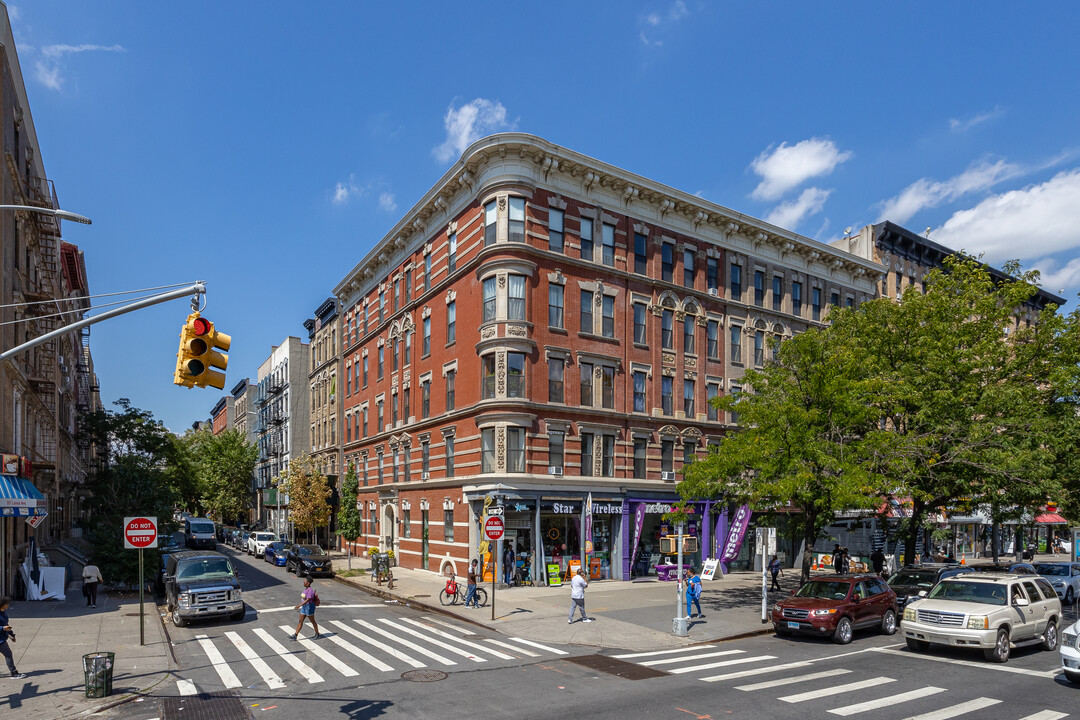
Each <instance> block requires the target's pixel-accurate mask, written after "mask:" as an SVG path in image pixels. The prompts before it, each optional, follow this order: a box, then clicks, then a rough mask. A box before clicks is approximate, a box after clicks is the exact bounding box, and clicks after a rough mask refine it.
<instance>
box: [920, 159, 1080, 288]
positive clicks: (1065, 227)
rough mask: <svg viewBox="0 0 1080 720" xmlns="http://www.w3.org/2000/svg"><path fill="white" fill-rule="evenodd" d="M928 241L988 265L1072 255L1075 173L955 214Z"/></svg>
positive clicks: (1077, 210) (1079, 196)
mask: <svg viewBox="0 0 1080 720" xmlns="http://www.w3.org/2000/svg"><path fill="white" fill-rule="evenodd" d="M932 237H933V239H934V240H936V241H937V242H940V243H942V244H944V245H947V246H949V247H952V248H957V249H963V250H966V251H967V252H970V253H974V254H978V253H986V260H987V262H990V263H996V262H1000V261H1002V260H1008V259H1012V258H1017V257H1021V258H1022V257H1027V258H1046V257H1048V256H1050V255H1053V254H1054V253H1058V252H1062V251H1066V250H1076V249H1077V248H1080V168H1074V169H1072V170H1067V171H1064V172H1061V173H1058V174H1057V175H1055V176H1054V177H1052V178H1051V179H1049V180H1047V181H1046V182H1044V183H1040V184H1038V185H1029V186H1028V187H1025V188H1021V189H1019V190H1010V191H1009V192H1004V193H1001V194H999V195H993V196H991V197H988V198H986V199H985V200H983V201H982V202H980V203H979V204H978V205H976V206H975V207H973V208H971V209H969V210H960V211H959V212H956V213H954V214H953V216H952V217H950V218H949V219H948V220H947V221H946V222H945V224H944V225H942V226H941V227H940V228H938V229H937V230H935V231H934V233H933V236H932ZM1066 267H1069V266H1068V265H1066ZM1050 284H1051V285H1058V286H1059V287H1060V286H1061V285H1063V284H1066V283H1058V282H1053V283H1050Z"/></svg>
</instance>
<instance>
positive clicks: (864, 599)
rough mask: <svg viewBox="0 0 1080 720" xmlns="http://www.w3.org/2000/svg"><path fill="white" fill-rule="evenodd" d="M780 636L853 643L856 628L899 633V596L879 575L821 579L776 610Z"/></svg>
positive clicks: (785, 601)
mask: <svg viewBox="0 0 1080 720" xmlns="http://www.w3.org/2000/svg"><path fill="white" fill-rule="evenodd" d="M772 623H773V627H774V628H775V629H776V634H777V635H790V634H791V633H795V632H801V633H808V634H810V635H818V636H825V635H830V636H832V639H833V642H835V643H838V644H840V645H846V644H847V643H849V642H851V638H852V636H853V635H854V632H855V629H856V628H868V627H873V628H878V629H879V630H880V631H881V632H883V633H885V634H886V635H892V634H893V633H895V632H896V593H894V592H893V591H892V590H891V589H890V588H889V586H888V585H886V584H885V581H884V580H882V579H881V578H879V577H878V576H876V575H818V576H817V577H812V578H810V579H809V580H808V581H807V582H806V583H805V584H804V585H803V586H802V587H801V588H799V590H798V592H795V593H792V595H791V597H789V598H786V599H784V600H781V601H780V602H778V603H776V604H775V605H773V607H772Z"/></svg>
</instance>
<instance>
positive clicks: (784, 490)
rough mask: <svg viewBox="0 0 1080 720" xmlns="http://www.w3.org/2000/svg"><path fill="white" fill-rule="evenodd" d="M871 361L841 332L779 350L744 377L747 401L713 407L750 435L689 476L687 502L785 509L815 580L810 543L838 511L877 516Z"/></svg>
mask: <svg viewBox="0 0 1080 720" xmlns="http://www.w3.org/2000/svg"><path fill="white" fill-rule="evenodd" d="M866 365H867V360H866V358H865V357H863V356H862V355H861V354H860V352H859V349H858V346H857V345H856V344H855V343H853V342H852V341H851V338H850V337H849V336H848V335H846V334H845V333H844V332H830V331H827V330H826V331H819V330H810V331H808V332H805V333H803V334H801V335H797V336H795V337H794V338H791V339H790V340H787V341H785V342H784V343H783V344H781V345H780V346H779V347H777V348H776V356H775V359H774V360H773V361H771V362H769V363H767V364H766V365H765V367H764V368H762V369H761V370H758V371H753V370H752V371H748V372H747V373H746V375H745V377H744V382H745V383H746V384H747V386H748V392H744V393H741V394H739V395H737V396H727V397H724V398H720V399H718V400H717V405H718V407H720V408H721V409H724V410H731V411H735V412H738V416H739V423H740V425H741V426H742V427H743V428H744V429H743V430H741V431H740V432H737V433H734V434H732V435H729V436H727V437H726V438H725V439H724V441H723V443H722V444H721V445H720V447H719V448H718V449H715V450H713V451H712V452H710V454H709V455H707V456H706V457H705V458H703V459H702V460H699V461H697V462H694V463H692V464H691V465H690V466H689V467H687V468H686V469H685V470H684V479H683V480H682V481H681V482H680V483H679V485H678V490H679V493H680V495H681V496H682V498H683V499H684V500H694V499H703V498H712V499H717V498H725V499H727V500H728V501H729V502H736V503H743V502H748V503H750V504H751V506H752V507H753V508H754V509H755V510H756V511H768V510H776V509H781V508H789V509H790V510H792V511H793V512H794V514H795V515H794V517H795V518H796V519H797V526H798V529H799V530H800V531H801V533H802V537H803V541H804V546H805V550H806V552H805V553H804V555H803V558H802V576H803V578H804V579H805V578H806V577H809V574H810V559H811V552H812V550H813V545H814V541H815V540H817V538H818V536H819V534H820V532H821V530H822V528H823V527H824V526H825V525H827V524H828V523H829V522H830V521H832V519H833V518H834V516H835V514H836V513H837V512H839V511H843V510H850V509H853V508H868V507H872V506H873V505H874V503H875V502H876V497H875V496H874V495H873V494H872V493H870V492H868V489H869V488H870V487H871V486H872V485H873V482H872V477H871V475H870V473H869V471H868V463H867V458H866V456H865V454H864V453H863V451H862V447H861V443H862V438H863V437H864V436H865V433H866V432H867V430H868V429H869V428H870V427H871V426H872V424H873V421H874V413H873V412H872V410H871V408H870V406H869V405H868V403H867V402H866V399H867V397H868V395H872V394H873V392H875V390H876V387H875V386H874V383H873V380H872V379H868V378H867V374H866V371H865V370H866Z"/></svg>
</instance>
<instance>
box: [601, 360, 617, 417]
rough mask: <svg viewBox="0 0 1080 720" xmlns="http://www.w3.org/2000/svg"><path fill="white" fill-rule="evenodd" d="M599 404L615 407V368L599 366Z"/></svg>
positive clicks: (609, 407) (610, 407)
mask: <svg viewBox="0 0 1080 720" xmlns="http://www.w3.org/2000/svg"><path fill="white" fill-rule="evenodd" d="M600 371H601V374H600V405H601V407H605V408H608V409H614V408H615V368H613V367H611V366H609V365H603V366H601V368H600Z"/></svg>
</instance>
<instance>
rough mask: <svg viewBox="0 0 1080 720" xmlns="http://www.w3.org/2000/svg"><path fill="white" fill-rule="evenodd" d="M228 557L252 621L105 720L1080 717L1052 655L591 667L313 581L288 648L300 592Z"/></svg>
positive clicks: (788, 657)
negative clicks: (1001, 660)
mask: <svg viewBox="0 0 1080 720" xmlns="http://www.w3.org/2000/svg"><path fill="white" fill-rule="evenodd" d="M228 552H229V553H230V554H231V555H233V556H234V557H237V558H238V559H237V564H238V566H239V567H240V573H241V583H242V585H243V587H244V591H245V597H246V600H247V601H248V603H249V604H250V605H251V606H252V608H253V610H252V611H251V612H249V613H248V614H247V616H246V617H245V618H244V620H243V621H242V622H239V623H230V622H228V621H221V622H210V623H207V624H203V625H195V626H192V627H188V628H182V629H176V628H172V627H171V626H170V627H169V632H170V635H171V636H172V640H173V642H174V643H175V649H176V655H177V659H178V661H179V663H180V668H181V669H180V671H179V673H178V674H177V678H176V679H175V682H171V683H168V684H167V686H166V685H162V686H159V687H158V688H157V690H156V691H155V695H153V696H152V697H150V698H147V699H146V700H145V701H143V702H141V703H128V704H126V705H123V706H120V707H119V708H116V709H115V710H113V711H110V712H108V713H106V716H107V717H110V718H113V717H115V718H125V719H126V718H132V719H138V720H145V719H147V718H159V717H160V718H163V719H165V720H167V719H169V718H184V719H185V720H200V719H201V718H213V720H234V719H235V720H238V719H239V718H248V717H255V718H260V720H261V719H263V718H266V719H267V720H271V719H272V718H289V719H290V720H292V719H293V718H301V717H311V718H324V717H325V718H335V717H340V718H350V719H352V720H358V719H360V718H383V717H385V718H394V717H410V718H439V719H440V720H445V718H447V717H448V716H462V715H464V716H468V717H493V718H504V717H515V718H552V717H560V716H566V717H568V718H575V719H576V718H589V720H592V719H593V718H618V719H619V720H626V719H627V718H637V717H656V718H673V719H674V718H677V719H678V720H686V719H687V718H697V720H712V719H718V718H728V717H732V718H738V717H741V718H800V719H801V720H805V719H806V718H838V717H856V718H859V719H860V720H862V719H869V720H907V719H908V718H917V719H918V720H944V719H946V718H952V717H960V718H994V719H995V720H998V719H1001V720H1008V719H1017V720H1020V719H1024V720H1056V719H1057V718H1064V717H1070V716H1072V717H1080V687H1075V686H1072V685H1071V684H1069V683H1068V682H1066V681H1065V680H1064V678H1063V677H1061V676H1059V674H1058V672H1057V667H1058V658H1057V653H1056V652H1054V653H1047V652H1042V651H1041V650H1039V649H1038V648H1020V649H1016V650H1014V652H1013V655H1012V657H1011V658H1010V660H1009V662H1008V663H1007V664H1005V665H995V664H992V663H988V662H986V661H984V660H983V658H982V655H981V653H971V652H964V651H959V650H950V649H946V648H941V649H937V648H934V649H931V650H930V651H928V652H925V653H912V652H910V651H909V650H908V649H907V648H906V647H905V645H904V643H903V640H902V638H901V636H900V635H899V634H897V635H893V636H882V635H878V634H876V633H873V632H860V633H857V634H856V636H855V640H854V642H852V643H851V644H850V645H847V646H843V647H841V646H836V645H833V644H832V643H830V642H828V641H825V640H821V639H817V638H794V639H789V638H778V637H774V636H772V635H766V636H760V637H755V638H749V639H745V640H740V641H732V642H725V643H719V644H714V645H702V646H694V647H690V648H686V649H681V650H675V651H672V650H664V651H656V652H654V653H652V654H649V653H624V652H620V651H618V650H605V651H604V652H603V653H601V654H597V655H593V654H592V652H593V651H592V650H591V649H589V648H581V647H565V646H556V645H547V646H544V647H537V646H535V645H529V644H527V643H525V642H522V641H521V640H520V639H514V638H508V637H504V636H500V635H497V634H494V633H491V632H490V631H487V630H484V629H482V628H478V627H475V626H471V625H470V624H468V623H466V622H462V621H460V620H455V619H450V618H446V617H442V616H436V615H429V614H426V613H423V612H419V611H416V610H413V609H411V608H406V607H403V606H401V605H388V604H386V603H382V602H379V601H376V600H375V599H374V598H373V597H372V596H370V595H367V594H366V593H363V592H361V591H358V590H355V589H352V588H349V587H346V586H344V585H340V584H337V583H335V582H334V581H332V580H316V583H315V584H316V587H317V589H318V591H319V595H320V597H321V598H322V601H323V604H322V606H321V607H320V608H319V610H318V612H317V618H318V619H319V621H320V628H322V629H324V632H326V631H327V630H329V631H330V632H331V634H330V636H329V637H327V638H324V639H321V640H318V641H308V642H293V641H290V640H289V637H288V635H289V633H291V630H290V629H288V626H295V622H296V614H295V613H294V612H293V611H292V609H291V608H292V606H293V605H295V604H296V603H297V598H298V596H299V590H300V587H301V584H300V582H299V581H298V580H297V579H296V578H295V576H292V575H286V574H285V573H284V570H283V569H281V568H272V567H270V566H269V565H268V564H266V563H263V562H262V561H261V560H252V559H250V558H247V557H246V556H240V555H238V554H237V553H236V552H235V551H231V550H230V551H228ZM478 612H483V611H478ZM1070 616H1072V613H1070ZM1070 622H1071V620H1070ZM282 626H286V628H285V629H283V628H282ZM306 633H307V634H308V635H310V634H311V631H310V630H307V631H306ZM357 633H360V634H361V635H357ZM373 640H374V641H376V643H377V644H376V643H373V642H372V641H373ZM500 643H501V644H500ZM275 646H277V647H280V648H282V651H281V652H279V651H278V650H276V649H275ZM358 652H359V653H360V654H358ZM215 653H217V654H218V655H215ZM500 655H501V657H500ZM249 656H250V657H249ZM364 656H367V657H366V658H365V657H364ZM438 658H442V660H439V659H438ZM481 660H482V662H481ZM444 661H450V662H451V663H453V664H446V663H445V662H444ZM260 663H263V664H264V665H260ZM418 666H422V667H418ZM605 666H606V667H605ZM410 670H421V671H425V672H426V671H442V672H445V673H446V677H445V678H443V679H439V680H433V681H428V682H415V681H410V680H408V679H404V678H403V677H402V675H403V673H407V672H408V671H410ZM313 676H314V677H313ZM440 677H441V676H440Z"/></svg>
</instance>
